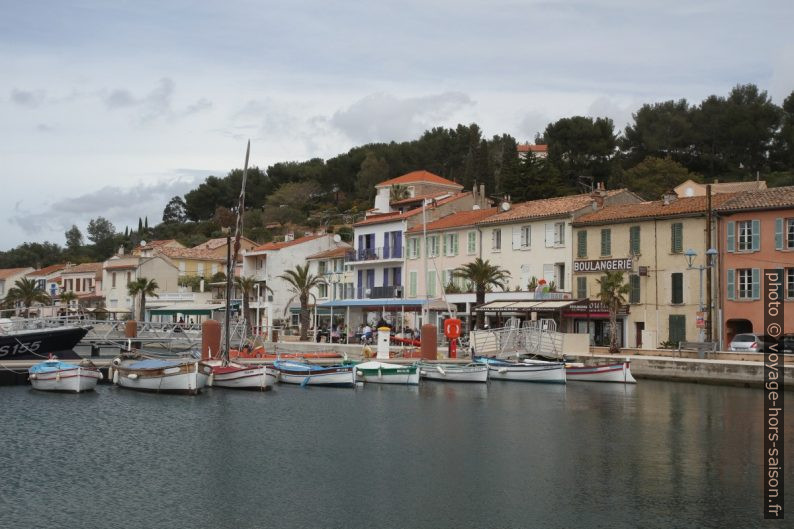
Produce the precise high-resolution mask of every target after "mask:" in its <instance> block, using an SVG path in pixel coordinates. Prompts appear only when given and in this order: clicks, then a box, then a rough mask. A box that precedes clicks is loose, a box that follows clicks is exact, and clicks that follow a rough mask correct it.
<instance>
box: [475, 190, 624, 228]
mask: <svg viewBox="0 0 794 529" xmlns="http://www.w3.org/2000/svg"><path fill="white" fill-rule="evenodd" d="M624 191H625V189H613V190H611V191H607V192H606V195H605V198H606V197H611V196H614V195H617V194H618V193H622V192H624ZM592 203H593V196H592V195H590V194H581V195H569V196H565V197H554V198H542V199H539V200H530V201H529V202H519V203H518V204H512V205H511V206H510V209H509V210H507V211H504V212H502V213H498V214H496V215H493V216H491V217H488V218H487V219H484V220H482V221H480V222H478V223H477V224H481V225H482V224H499V223H503V222H513V221H517V220H527V219H542V218H548V217H561V216H566V215H570V214H571V213H573V212H575V211H579V210H580V209H582V208H584V207H587V206H589V205H591V204H592Z"/></svg>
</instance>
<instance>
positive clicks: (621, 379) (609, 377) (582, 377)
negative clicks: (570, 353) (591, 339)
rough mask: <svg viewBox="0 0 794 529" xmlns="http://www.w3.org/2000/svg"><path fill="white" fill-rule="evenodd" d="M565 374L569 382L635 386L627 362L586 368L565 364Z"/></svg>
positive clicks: (577, 364)
mask: <svg viewBox="0 0 794 529" xmlns="http://www.w3.org/2000/svg"><path fill="white" fill-rule="evenodd" d="M565 374H566V375H567V376H568V380H571V381H587V382H617V383H620V384H636V383H637V381H636V380H635V379H634V377H633V376H632V375H631V367H630V365H629V362H619V363H616V364H601V365H594V366H586V365H584V364H582V363H568V364H565Z"/></svg>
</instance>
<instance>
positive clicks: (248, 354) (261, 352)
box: [229, 346, 342, 360]
mask: <svg viewBox="0 0 794 529" xmlns="http://www.w3.org/2000/svg"><path fill="white" fill-rule="evenodd" d="M229 358H232V359H238V360H239V359H246V358H248V359H253V358H256V359H262V360H279V359H283V358H288V359H301V358H306V359H311V360H332V359H334V358H342V355H341V354H340V353H335V352H332V351H323V352H314V353H268V352H266V351H265V348H264V347H261V346H260V347H256V348H254V349H247V348H245V347H243V348H242V349H241V350H238V349H230V350H229Z"/></svg>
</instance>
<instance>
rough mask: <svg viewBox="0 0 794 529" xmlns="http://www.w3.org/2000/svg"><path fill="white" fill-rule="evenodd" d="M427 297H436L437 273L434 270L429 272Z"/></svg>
mask: <svg viewBox="0 0 794 529" xmlns="http://www.w3.org/2000/svg"><path fill="white" fill-rule="evenodd" d="M427 295H428V297H431V298H432V297H435V295H436V273H435V271H432V270H428V272H427Z"/></svg>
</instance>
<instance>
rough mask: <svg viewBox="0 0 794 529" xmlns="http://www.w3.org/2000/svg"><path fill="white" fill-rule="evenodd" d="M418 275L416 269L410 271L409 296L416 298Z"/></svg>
mask: <svg viewBox="0 0 794 529" xmlns="http://www.w3.org/2000/svg"><path fill="white" fill-rule="evenodd" d="M416 276H417V273H416V272H415V271H413V270H412V271H411V272H408V297H409V298H415V297H416Z"/></svg>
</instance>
